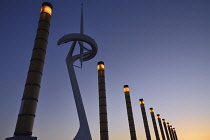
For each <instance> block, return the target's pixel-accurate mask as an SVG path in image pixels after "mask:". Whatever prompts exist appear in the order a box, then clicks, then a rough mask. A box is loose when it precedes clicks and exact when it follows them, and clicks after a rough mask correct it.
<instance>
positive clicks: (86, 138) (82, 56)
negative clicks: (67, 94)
mask: <svg viewBox="0 0 210 140" xmlns="http://www.w3.org/2000/svg"><path fill="white" fill-rule="evenodd" d="M83 32H84V28H83V5H82V7H81V24H80V33H73V34H68V35H64V36H63V37H61V38H60V39H59V40H58V43H57V44H58V45H61V44H64V43H67V42H71V41H72V45H71V48H70V50H69V53H68V55H67V57H66V65H67V68H68V73H69V77H70V81H71V85H72V90H73V94H74V99H75V104H76V108H77V113H78V117H79V122H80V127H79V130H78V132H77V135H76V136H75V138H74V140H92V138H91V134H90V129H89V126H88V122H87V117H86V114H85V109H84V105H83V102H82V97H81V94H80V90H79V86H78V82H77V78H76V75H75V71H74V62H75V61H77V60H80V63H81V67H82V63H83V61H88V60H90V59H92V58H93V57H95V55H96V53H97V50H98V46H97V44H96V42H95V41H94V39H92V38H91V37H89V36H87V35H85V34H84V33H83ZM77 43H78V44H79V47H80V53H79V54H77V55H73V52H74V49H75V46H76V44H77ZM83 43H87V44H88V45H89V46H90V47H91V49H88V48H86V47H85V46H84V44H83Z"/></svg>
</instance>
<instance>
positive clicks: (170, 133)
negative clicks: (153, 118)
mask: <svg viewBox="0 0 210 140" xmlns="http://www.w3.org/2000/svg"><path fill="white" fill-rule="evenodd" d="M167 127H168V132H169V135H170V138H171V140H174V139H173V135H172V132H171V128H170V124H169V122H167Z"/></svg>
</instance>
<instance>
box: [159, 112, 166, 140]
mask: <svg viewBox="0 0 210 140" xmlns="http://www.w3.org/2000/svg"><path fill="white" fill-rule="evenodd" d="M157 119H158V123H159V127H160V132H161V136H162V140H166V137H165V134H164V131H163V126H162V122H161V118H160V114H157Z"/></svg>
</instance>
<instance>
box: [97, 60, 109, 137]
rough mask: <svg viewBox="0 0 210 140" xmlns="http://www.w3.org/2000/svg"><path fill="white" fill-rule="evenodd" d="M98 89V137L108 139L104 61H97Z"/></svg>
mask: <svg viewBox="0 0 210 140" xmlns="http://www.w3.org/2000/svg"><path fill="white" fill-rule="evenodd" d="M98 89H99V113H100V139H101V140H108V139H109V135H108V121H107V105H106V87H105V74H104V62H103V61H99V62H98Z"/></svg>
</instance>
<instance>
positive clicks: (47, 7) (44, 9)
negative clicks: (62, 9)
mask: <svg viewBox="0 0 210 140" xmlns="http://www.w3.org/2000/svg"><path fill="white" fill-rule="evenodd" d="M42 12H45V13H48V14H50V15H52V8H50V7H49V6H47V5H44V6H42V7H41V11H40V13H42Z"/></svg>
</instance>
